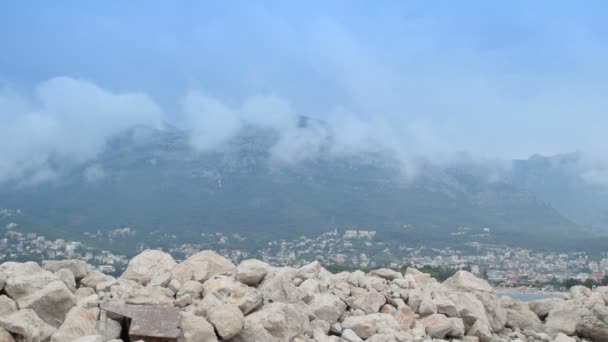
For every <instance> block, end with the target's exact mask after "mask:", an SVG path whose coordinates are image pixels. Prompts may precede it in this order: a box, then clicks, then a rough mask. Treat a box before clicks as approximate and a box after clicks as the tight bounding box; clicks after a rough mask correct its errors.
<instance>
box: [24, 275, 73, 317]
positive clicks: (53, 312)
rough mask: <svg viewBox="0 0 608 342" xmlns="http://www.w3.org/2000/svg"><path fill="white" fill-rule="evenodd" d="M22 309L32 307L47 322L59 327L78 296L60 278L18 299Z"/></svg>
mask: <svg viewBox="0 0 608 342" xmlns="http://www.w3.org/2000/svg"><path fill="white" fill-rule="evenodd" d="M17 305H18V306H19V308H20V309H32V310H34V311H35V312H36V314H37V315H38V316H39V317H40V318H41V319H42V320H43V321H45V322H46V323H48V324H50V325H51V326H54V327H59V326H60V325H61V323H63V320H64V319H65V315H66V314H67V313H68V312H69V311H70V309H71V308H73V307H74V306H76V297H74V295H73V294H72V292H71V291H70V290H69V289H68V287H67V286H66V285H65V284H64V283H63V282H62V281H60V280H55V281H52V282H51V283H49V284H48V285H47V286H46V287H44V288H43V289H41V290H39V291H37V292H34V293H32V294H30V295H28V296H27V297H22V298H20V299H19V300H18V301H17Z"/></svg>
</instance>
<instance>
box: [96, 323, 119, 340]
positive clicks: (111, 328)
mask: <svg viewBox="0 0 608 342" xmlns="http://www.w3.org/2000/svg"><path fill="white" fill-rule="evenodd" d="M97 331H99V333H100V334H101V337H102V339H103V340H104V341H112V340H115V339H120V336H121V335H122V325H121V324H120V322H118V321H115V320H113V319H111V318H107V319H106V321H105V327H103V328H102V324H101V322H100V321H97Z"/></svg>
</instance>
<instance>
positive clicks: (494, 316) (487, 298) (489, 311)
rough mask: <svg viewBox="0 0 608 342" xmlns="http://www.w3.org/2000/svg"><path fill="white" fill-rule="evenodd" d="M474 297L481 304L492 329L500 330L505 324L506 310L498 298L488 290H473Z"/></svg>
mask: <svg viewBox="0 0 608 342" xmlns="http://www.w3.org/2000/svg"><path fill="white" fill-rule="evenodd" d="M475 297H476V298H477V299H479V300H480V301H481V303H482V304H483V307H484V309H485V311H486V315H487V317H488V321H489V322H490V325H491V326H492V330H493V331H494V332H500V331H502V330H503V328H504V327H505V325H506V324H507V312H506V310H505V308H503V307H502V305H500V299H499V298H498V297H496V295H495V294H493V293H489V292H475Z"/></svg>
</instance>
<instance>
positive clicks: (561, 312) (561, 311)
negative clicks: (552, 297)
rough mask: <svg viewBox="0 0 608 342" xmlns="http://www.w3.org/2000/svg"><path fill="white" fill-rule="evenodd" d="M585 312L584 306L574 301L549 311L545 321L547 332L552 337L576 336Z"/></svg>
mask: <svg viewBox="0 0 608 342" xmlns="http://www.w3.org/2000/svg"><path fill="white" fill-rule="evenodd" d="M584 311H585V308H584V306H582V305H580V304H577V303H575V302H574V301H567V302H564V303H563V304H562V305H560V306H558V307H556V308H554V309H553V310H551V311H549V314H548V315H547V318H546V319H545V330H546V332H547V333H549V334H550V335H552V336H557V334H559V333H563V334H566V335H574V333H575V332H576V327H577V325H578V322H579V320H580V318H581V317H582V316H583V314H584Z"/></svg>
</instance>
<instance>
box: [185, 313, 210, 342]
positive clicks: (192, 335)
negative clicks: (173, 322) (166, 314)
mask: <svg viewBox="0 0 608 342" xmlns="http://www.w3.org/2000/svg"><path fill="white" fill-rule="evenodd" d="M181 315H182V321H181V328H182V334H183V336H184V339H185V340H186V342H217V337H216V336H215V331H214V330H213V326H212V325H211V324H210V323H209V322H207V320H206V319H204V318H203V317H199V316H195V315H193V314H191V313H187V312H182V313H181Z"/></svg>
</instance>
